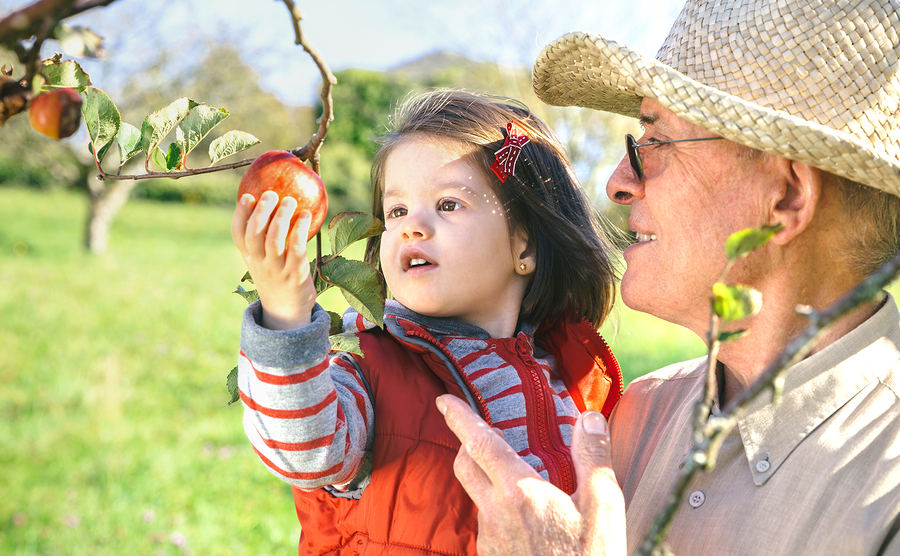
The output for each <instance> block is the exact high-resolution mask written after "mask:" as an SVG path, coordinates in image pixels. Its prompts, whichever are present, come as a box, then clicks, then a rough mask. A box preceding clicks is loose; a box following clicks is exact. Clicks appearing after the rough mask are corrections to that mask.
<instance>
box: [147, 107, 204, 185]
mask: <svg viewBox="0 0 900 556" xmlns="http://www.w3.org/2000/svg"><path fill="white" fill-rule="evenodd" d="M195 106H197V103H196V102H194V101H193V100H191V99H189V98H187V97H184V98H180V99H178V100H176V101H174V102H172V103H171V104H169V105H168V106H166V107H165V108H162V109H160V110H157V111H156V112H153V113H151V114H150V115H149V116H147V117H146V118H145V119H144V123H143V124H142V125H141V145H142V146H143V148H144V152H145V153H147V156H148V159H149V158H150V157H151V156H152V154H153V153H154V152H156V149H157V147H159V145H160V143H162V141H163V139H164V138H165V137H166V135H168V134H169V132H170V131H172V130H173V129H174V128H175V126H177V125H178V122H180V121H181V120H183V119H184V117H185V116H187V115H188V112H190V111H191V109H192V108H194V107H195ZM162 167H163V168H165V166H162Z"/></svg>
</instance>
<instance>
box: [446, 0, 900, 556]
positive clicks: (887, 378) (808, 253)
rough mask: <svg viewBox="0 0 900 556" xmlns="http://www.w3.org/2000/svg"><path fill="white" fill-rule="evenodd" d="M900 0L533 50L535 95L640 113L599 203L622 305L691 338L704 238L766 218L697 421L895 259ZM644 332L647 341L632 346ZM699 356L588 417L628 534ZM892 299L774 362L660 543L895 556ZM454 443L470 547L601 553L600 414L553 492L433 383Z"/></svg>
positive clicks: (692, 550) (699, 319) (752, 8)
mask: <svg viewBox="0 0 900 556" xmlns="http://www.w3.org/2000/svg"><path fill="white" fill-rule="evenodd" d="M898 14H900V3H898V1H897V0H777V1H775V0H771V1H769V0H736V1H724V0H689V2H688V3H687V5H686V6H685V8H684V9H683V11H682V12H681V14H680V16H679V18H678V20H677V21H676V23H675V25H674V27H673V29H672V31H671V33H670V35H669V37H668V38H667V39H666V41H665V43H664V44H663V46H662V48H661V49H660V51H659V54H658V56H657V59H655V60H652V59H648V58H645V57H643V56H641V55H640V54H638V53H636V52H633V51H631V50H629V49H628V48H626V47H624V46H622V45H619V44H617V43H615V42H613V41H611V40H608V39H605V38H603V37H599V36H596V35H586V34H582V33H576V34H570V35H566V36H564V37H562V38H560V39H558V40H557V41H555V42H554V43H552V44H551V45H549V46H548V47H546V48H545V49H544V51H543V52H542V53H541V55H540V56H539V58H538V60H537V62H536V63H535V67H534V84H535V90H536V91H537V93H538V95H539V96H540V97H541V99H543V100H544V101H545V102H547V103H549V104H557V105H575V106H582V107H588V108H593V109H599V110H608V111H613V112H617V113H621V114H625V115H629V116H634V117H638V118H640V121H641V124H642V126H643V130H644V131H643V134H642V135H641V137H640V138H638V139H634V138H632V137H631V136H629V137H628V138H627V142H626V146H627V156H626V157H625V158H624V159H623V160H622V162H621V164H619V166H618V168H616V170H615V172H614V173H613V175H612V177H611V178H610V180H609V184H608V186H607V194H608V195H609V197H610V199H612V200H613V201H614V202H616V203H620V204H624V205H629V206H630V207H631V214H630V218H629V221H628V222H629V227H630V228H631V229H632V231H634V232H635V233H636V234H637V242H636V243H634V244H633V245H631V246H630V247H628V249H627V250H626V251H625V254H624V257H625V261H626V263H627V270H626V272H625V274H624V276H623V278H622V286H621V292H622V299H623V301H624V302H625V304H626V305H628V306H629V307H632V308H634V309H637V310H640V311H646V312H648V313H651V314H654V315H657V316H659V317H661V318H663V319H666V320H668V321H670V322H673V323H677V324H680V325H682V326H685V327H687V328H689V329H690V330H692V331H694V332H696V333H697V334H699V335H700V336H701V337H705V335H706V332H707V329H708V326H709V301H708V298H709V294H710V291H711V287H712V284H713V283H714V282H715V281H716V280H717V278H718V276H719V274H720V273H721V271H722V269H723V268H724V265H725V262H726V261H725V256H724V252H723V248H722V247H723V243H724V241H725V238H726V237H727V236H728V235H729V234H731V233H733V232H735V231H737V230H740V229H743V228H747V227H755V226H760V225H763V224H781V225H782V226H783V227H782V228H781V231H779V232H778V233H777V234H776V235H775V236H774V237H773V238H772V240H771V241H770V242H769V243H768V244H766V245H765V246H763V247H762V248H760V249H758V250H757V251H754V252H753V253H752V254H751V255H750V256H748V257H747V258H746V259H743V260H741V261H740V262H739V264H737V265H735V266H734V267H733V269H732V271H731V272H730V273H729V274H728V276H727V281H729V282H733V283H742V284H747V285H750V286H752V287H754V288H755V289H757V290H759V291H761V292H762V294H763V308H762V310H761V312H760V313H759V314H758V315H757V316H755V317H753V318H751V319H747V321H746V322H742V323H740V324H741V325H742V327H743V326H746V327H748V328H749V330H750V333H749V334H748V335H747V336H745V337H743V338H741V339H739V340H736V341H733V342H730V343H726V344H724V345H723V346H722V348H721V351H720V352H719V354H718V364H717V368H716V372H715V375H716V380H717V399H716V403H715V407H714V409H713V411H714V413H715V412H716V411H718V410H719V408H720V407H724V405H725V404H726V403H727V402H728V401H729V400H731V399H733V398H734V397H735V396H736V395H738V394H739V393H741V392H742V391H744V390H745V389H746V388H747V387H748V386H749V385H751V384H752V383H753V382H754V381H755V380H757V379H758V378H759V377H760V375H761V374H762V372H763V371H764V369H765V368H766V366H767V365H768V364H769V363H770V362H772V361H773V360H774V359H775V358H776V357H777V356H778V355H779V354H780V353H781V352H782V351H783V350H784V348H785V346H786V345H787V344H788V342H789V341H790V339H791V338H792V337H794V336H795V335H796V334H797V333H798V332H799V331H801V330H802V329H803V328H805V327H806V325H807V322H806V318H805V317H804V316H803V315H802V314H800V313H798V311H797V308H798V307H799V306H809V307H812V308H814V309H819V310H821V309H824V308H826V307H828V306H830V305H831V304H832V303H834V302H835V301H836V300H838V299H839V298H840V297H841V296H843V295H844V294H845V293H847V292H848V291H849V290H850V289H851V288H852V287H853V286H855V285H856V284H858V283H859V282H860V281H861V280H863V279H864V278H865V277H866V276H867V275H868V274H870V273H871V272H872V271H873V270H874V269H876V268H878V267H879V266H880V265H881V264H883V263H884V262H885V261H886V260H888V259H889V258H891V257H892V256H893V255H894V254H895V253H897V252H898V251H900V197H898V195H900V38H898V33H900V31H898V30H900V15H898ZM652 342H653V338H647V349H653V347H652ZM705 373H706V360H705V358H703V359H698V360H695V361H688V362H685V363H681V364H677V365H673V366H671V367H668V368H666V369H662V370H661V371H657V372H655V373H651V374H650V375H648V376H645V377H642V378H641V379H638V380H636V381H634V382H633V383H632V384H631V385H629V386H628V388H627V389H626V391H625V394H624V397H623V398H622V401H621V402H620V404H619V405H618V407H617V408H616V410H615V412H614V414H613V415H612V418H611V424H610V429H611V457H612V469H613V470H614V471H615V476H616V477H617V478H618V480H619V482H620V484H621V486H622V491H623V493H624V504H625V506H626V507H627V527H626V529H627V537H628V539H627V547H628V550H629V552H631V551H633V550H634V549H635V548H636V547H637V546H638V544H639V543H640V542H641V540H642V538H643V537H644V535H645V533H646V532H647V530H648V528H649V527H650V524H651V521H652V520H653V518H654V516H655V515H656V514H657V512H658V511H659V510H660V508H661V507H662V506H663V505H664V504H665V502H666V500H667V497H668V495H669V493H670V492H671V490H672V487H673V485H674V482H675V479H676V477H677V475H678V473H679V468H680V467H681V465H682V464H683V462H684V458H685V456H686V454H687V453H688V451H689V449H690V448H691V442H692V440H691V439H692V435H691V424H692V420H693V411H694V407H695V405H696V403H697V401H698V400H699V398H700V396H701V394H702V389H703V383H704V380H705ZM898 393H900V314H898V310H897V305H896V303H895V301H894V299H893V298H892V297H891V296H890V295H889V294H887V293H884V294H883V295H882V296H880V297H879V299H877V300H875V301H874V302H872V303H869V304H866V305H864V306H862V307H859V308H858V309H856V310H855V311H853V312H852V313H850V314H848V315H846V316H844V317H843V318H842V319H840V320H839V321H837V322H836V323H835V324H834V325H833V326H832V327H831V328H830V329H829V330H828V331H827V333H826V334H825V335H824V336H822V337H821V338H820V339H818V341H817V343H816V344H815V346H814V349H813V352H812V353H811V354H810V355H809V356H808V357H807V358H806V359H805V360H803V361H801V362H800V363H798V364H796V365H794V366H793V367H792V368H791V369H790V372H789V374H788V376H787V379H786V383H785V387H784V392H783V396H782V399H781V401H780V403H778V404H775V405H773V404H771V397H770V396H763V397H762V398H759V399H757V400H755V401H754V402H753V403H752V404H751V406H750V408H749V411H748V412H747V414H746V415H745V416H744V417H743V418H741V419H740V421H739V424H738V427H737V428H736V429H735V430H734V431H733V433H732V434H731V435H730V436H728V437H727V438H726V440H725V442H724V445H723V446H722V449H721V451H720V453H719V456H718V461H717V463H716V466H715V468H714V470H712V471H711V472H709V473H701V474H699V475H697V476H695V477H694V479H693V480H692V482H691V483H690V485H689V487H688V491H687V492H688V493H689V496H687V497H686V499H685V500H683V501H682V502H681V504H680V506H679V508H678V510H677V512H676V514H675V516H674V521H673V522H672V525H671V528H670V530H669V533H668V536H667V544H668V545H669V547H670V548H671V549H672V551H673V552H674V553H675V554H681V555H689V554H690V555H694V554H751V553H756V552H764V553H765V554H776V555H778V554H784V555H793V554H873V555H874V554H900V535H898V534H897V532H898V530H900V400H898ZM438 406H439V407H440V408H441V409H442V411H444V413H445V417H446V418H447V421H448V424H449V425H450V426H451V428H453V429H454V431H456V432H457V434H458V435H460V437H461V438H462V440H463V449H462V450H461V452H460V455H459V457H458V458H457V464H456V473H457V476H458V477H459V479H460V481H461V482H462V483H463V485H464V486H465V487H466V489H467V491H468V492H469V493H470V495H471V496H472V497H473V499H474V500H475V502H476V504H477V505H478V507H479V510H480V512H481V517H480V519H481V521H480V524H481V526H480V533H479V535H480V537H479V548H480V550H482V551H483V552H484V553H487V554H494V553H507V552H508V553H518V554H519V555H521V554H525V553H529V552H530V553H559V554H564V553H565V554H569V553H584V554H588V553H596V554H611V553H615V552H620V551H623V550H624V547H623V546H622V539H621V535H622V533H623V532H622V529H623V527H622V526H621V516H620V514H619V513H618V512H619V511H620V508H621V503H622V500H621V498H617V495H618V493H617V492H616V489H615V488H614V487H613V486H612V481H611V479H610V477H611V476H612V475H611V473H610V472H609V468H608V466H604V463H605V462H606V461H607V460H606V458H607V456H608V455H609V451H610V447H609V444H608V441H609V440H608V438H607V437H606V435H605V432H606V431H605V423H604V422H603V421H602V418H599V417H598V416H596V415H593V414H587V415H585V416H583V417H582V420H581V421H580V422H579V423H578V424H577V426H576V434H575V441H574V442H573V453H574V456H575V457H576V460H577V461H578V462H579V463H578V464H577V465H578V469H579V471H580V474H579V491H578V492H577V493H576V495H575V496H574V497H573V499H569V498H568V497H565V496H562V495H561V493H559V492H558V491H554V490H553V489H552V488H551V487H549V486H547V485H546V484H543V483H541V482H540V481H538V480H536V479H535V478H534V476H533V474H532V473H529V470H528V469H526V468H525V467H524V466H522V465H520V464H519V462H518V461H516V459H515V457H514V455H513V454H511V453H510V451H509V450H508V449H505V448H504V447H503V446H502V445H501V443H500V442H499V441H498V439H497V437H496V435H493V434H491V432H490V430H489V429H487V428H486V427H485V426H484V425H481V424H480V423H479V422H478V420H477V418H476V417H475V416H473V415H471V414H470V413H468V412H466V409H465V407H464V405H462V404H459V403H457V402H456V401H455V400H452V399H446V398H442V399H439V400H438Z"/></svg>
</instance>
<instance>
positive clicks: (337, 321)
mask: <svg viewBox="0 0 900 556" xmlns="http://www.w3.org/2000/svg"><path fill="white" fill-rule="evenodd" d="M325 312H326V313H328V318H330V319H331V326H330V327H329V329H328V335H329V336H333V335H335V334H342V333H343V332H344V319H342V318H341V316H340V315H339V314H337V313H335V312H334V311H325Z"/></svg>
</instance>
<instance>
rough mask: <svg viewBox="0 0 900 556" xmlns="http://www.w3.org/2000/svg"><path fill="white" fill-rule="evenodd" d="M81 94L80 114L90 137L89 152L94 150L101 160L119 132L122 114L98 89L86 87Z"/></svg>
mask: <svg viewBox="0 0 900 556" xmlns="http://www.w3.org/2000/svg"><path fill="white" fill-rule="evenodd" d="M82 96H83V97H84V101H83V102H82V103H81V116H82V117H83V118H84V123H85V126H87V130H88V135H90V137H91V152H96V153H97V159H98V160H101V161H102V160H103V157H104V156H105V155H106V151H107V150H109V147H110V146H111V145H112V142H113V141H114V140H115V138H116V134H117V133H118V132H119V126H120V125H121V124H122V116H121V115H120V114H119V109H118V108H116V105H115V104H113V101H111V100H110V99H109V97H108V96H107V95H106V93H104V92H103V91H101V90H100V89H97V88H96V87H88V88H87V89H85V90H84V93H82Z"/></svg>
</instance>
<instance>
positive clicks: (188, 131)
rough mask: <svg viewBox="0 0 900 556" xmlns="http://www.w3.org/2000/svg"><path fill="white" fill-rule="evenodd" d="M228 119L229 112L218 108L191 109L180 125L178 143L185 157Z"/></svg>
mask: <svg viewBox="0 0 900 556" xmlns="http://www.w3.org/2000/svg"><path fill="white" fill-rule="evenodd" d="M227 117H228V110H225V109H224V108H216V107H214V106H210V105H208V104H200V105H197V106H195V107H193V108H191V110H190V112H188V115H187V116H185V118H184V120H182V121H181V123H180V124H178V134H177V137H178V138H177V139H176V142H177V143H178V146H179V147H180V148H181V152H183V153H184V156H187V155H188V153H189V152H191V151H192V150H194V147H196V146H197V144H198V143H200V141H202V140H203V138H204V137H206V135H207V134H208V133H209V132H210V131H211V130H212V128H214V127H216V126H217V125H219V123H221V122H222V120H224V119H225V118H227Z"/></svg>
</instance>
